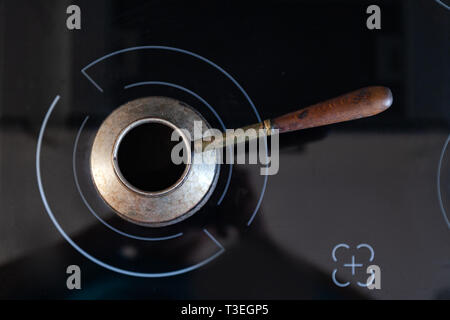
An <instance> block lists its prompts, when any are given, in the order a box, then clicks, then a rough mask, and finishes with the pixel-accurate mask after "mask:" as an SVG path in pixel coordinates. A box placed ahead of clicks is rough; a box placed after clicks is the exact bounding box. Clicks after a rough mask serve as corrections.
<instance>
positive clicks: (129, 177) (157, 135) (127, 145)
mask: <svg viewBox="0 0 450 320" xmlns="http://www.w3.org/2000/svg"><path fill="white" fill-rule="evenodd" d="M176 129H177V128H176V127H175V126H174V125H173V124H171V123H170V122H168V121H165V120H163V119H157V118H148V119H142V120H138V121H136V122H133V123H132V124H130V125H129V126H128V127H127V128H126V129H125V130H124V131H123V132H122V133H121V135H120V136H119V138H118V139H117V142H116V145H115V147H114V154H113V161H114V169H115V171H116V174H117V175H118V176H119V178H120V179H121V180H122V182H123V183H124V184H125V186H127V187H128V188H130V189H132V190H134V191H136V192H139V193H144V194H148V195H158V194H162V193H166V192H169V191H171V190H173V189H174V188H176V187H177V186H178V185H179V184H180V183H181V182H182V181H183V180H184V178H185V177H186V175H187V173H188V169H189V167H188V165H186V164H184V163H181V164H175V163H174V162H173V161H172V158H171V153H172V149H173V148H174V146H175V145H177V144H179V143H180V141H171V136H172V133H173V131H174V130H176ZM183 143H185V144H186V141H185V139H183Z"/></svg>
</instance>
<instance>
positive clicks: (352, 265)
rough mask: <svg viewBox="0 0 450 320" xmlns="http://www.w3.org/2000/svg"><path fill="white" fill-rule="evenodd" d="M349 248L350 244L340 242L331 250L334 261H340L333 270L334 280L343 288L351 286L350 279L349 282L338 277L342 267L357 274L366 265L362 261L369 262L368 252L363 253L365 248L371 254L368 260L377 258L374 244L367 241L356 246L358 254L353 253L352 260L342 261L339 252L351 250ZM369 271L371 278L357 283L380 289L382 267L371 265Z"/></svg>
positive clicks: (332, 276)
mask: <svg viewBox="0 0 450 320" xmlns="http://www.w3.org/2000/svg"><path fill="white" fill-rule="evenodd" d="M349 249H350V246H349V245H348V244H346V243H340V244H338V245H336V246H334V248H333V251H332V252H331V257H332V258H333V261H334V262H335V263H338V261H339V262H340V264H339V267H338V268H335V269H334V270H333V273H332V275H331V278H332V279H333V282H334V284H335V285H337V286H338V287H342V288H343V287H347V286H349V285H350V281H347V282H340V281H338V280H337V278H336V275H337V273H338V270H342V269H347V270H350V271H351V274H352V277H354V276H355V275H356V273H357V271H358V270H359V269H361V268H363V267H364V263H362V262H367V253H365V254H363V253H362V251H363V250H366V251H368V253H369V254H370V256H369V260H368V262H372V261H373V260H374V258H375V251H374V250H373V248H372V246H370V245H368V244H366V243H361V244H359V245H358V246H356V253H357V254H353V255H351V257H350V260H346V261H344V262H343V263H342V262H341V261H340V260H339V259H338V256H339V253H340V251H342V250H349ZM359 252H361V254H359ZM364 257H365V258H364ZM358 259H360V260H358ZM367 273H368V274H369V275H370V276H369V278H368V279H367V281H364V282H361V281H356V283H357V285H358V286H360V287H367V288H369V289H374V288H376V289H380V288H381V286H380V285H379V283H380V278H381V272H380V268H379V267H378V266H376V265H370V266H368V267H367Z"/></svg>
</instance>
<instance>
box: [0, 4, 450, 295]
mask: <svg viewBox="0 0 450 320" xmlns="http://www.w3.org/2000/svg"><path fill="white" fill-rule="evenodd" d="M447 3H448V2H447ZM447 3H446V2H444V1H434V0H414V1H409V0H408V1H406V0H404V1H360V0H358V1H357V0H354V1H351V0H342V1H341V0H338V1H334V0H324V1H312V0H310V1H309V0H304V1H301V0H286V1H259V2H250V1H249V2H246V1H194V2H192V1H176V0H165V1H109V0H108V1H107V0H101V1H73V3H71V2H68V1H59V0H58V1H57V0H52V1H50V0H48V1H47V0H46V1H25V0H14V1H9V0H4V1H0V177H1V179H0V203H1V214H0V298H2V299H16V298H26V299H35V298H37V299H42V298H50V299H66V298H67V299H116V298H119V299H121V298H123V299H134V298H139V299H142V298H144V299H347V298H349V299H449V298H450V267H449V266H450V222H449V219H450V150H449V149H450V148H448V143H449V137H450V136H449V134H450V126H449V123H450V122H449V121H450V105H449V101H450V90H449V88H450V65H449V62H448V58H449V53H450V50H449V49H450V48H449V41H448V40H449V30H450V20H449V18H450V10H449V7H448V5H447ZM374 85H376V86H386V87H389V88H390V89H391V90H392V94H393V104H392V106H391V107H390V108H389V109H388V110H386V111H385V112H383V113H381V114H379V115H376V116H374V117H370V118H365V119H359V120H355V121H351V122H345V123H337V124H332V125H329V126H324V127H318V128H311V129H306V130H300V131H296V132H290V133H285V134H282V135H280V136H279V170H278V172H277V173H276V174H273V175H261V170H260V169H261V165H260V164H221V165H219V169H218V170H219V172H218V174H217V181H216V182H217V183H216V185H215V186H214V187H213V189H212V190H211V194H210V197H209V198H208V199H207V201H206V202H205V203H202V204H201V205H200V206H199V208H198V209H199V210H198V211H197V212H196V213H195V214H193V215H192V216H191V217H189V218H187V219H186V220H183V221H182V222H180V223H177V224H174V225H170V226H165V227H161V228H149V227H145V226H142V225H137V224H134V223H130V222H129V221H128V220H125V219H122V218H121V217H120V216H119V215H118V214H116V213H115V212H114V210H112V209H111V208H110V207H108V206H106V205H105V203H104V201H103V200H102V198H101V197H100V196H99V194H98V191H97V190H96V188H95V186H94V185H93V183H92V179H91V171H90V157H89V155H90V150H91V146H92V143H93V140H94V138H95V135H96V132H97V130H98V129H99V126H100V125H101V123H102V121H103V120H105V118H106V117H108V115H109V114H111V112H112V111H113V110H115V109H116V108H118V107H119V106H121V105H123V104H125V103H127V102H129V101H132V100H135V99H139V98H143V97H149V96H163V97H170V98H173V99H178V100H180V101H183V102H184V103H186V104H187V105H189V106H190V107H191V108H192V109H194V110H195V111H196V112H197V113H198V114H200V115H201V116H202V117H203V118H204V119H205V120H206V121H207V122H208V123H209V124H210V125H211V126H212V127H214V128H219V129H220V130H222V131H223V130H225V129H227V128H238V127H242V126H245V125H248V124H252V123H256V122H258V121H261V120H264V119H270V118H274V117H276V116H279V115H282V114H285V113H288V112H291V111H295V110H298V109H300V108H301V107H306V106H308V105H311V104H314V103H317V102H319V101H324V100H326V99H328V98H332V97H335V96H338V95H340V94H343V93H346V92H350V91H352V90H355V89H358V88H362V87H367V86H374ZM269 146H272V144H270V145H269ZM146 152H147V153H146V154H145V155H143V156H144V157H150V158H151V157H153V156H154V155H155V151H154V150H153V149H152V150H151V149H148V150H146ZM130 169H131V170H132V169H133V166H131V167H130ZM159 173H161V172H159ZM164 177H165V174H160V176H159V178H160V179H164ZM192 192H196V191H195V190H192ZM369 269H370V270H369ZM75 275H79V276H80V278H79V279H78V280H79V283H78V284H80V286H81V289H78V288H76V284H77V281H76V280H77V279H75V278H73V277H72V278H71V276H75ZM371 277H374V278H373V279H372V280H373V281H372V282H371V283H370V284H369V281H368V279H369V278H371ZM71 283H72V285H73V286H75V288H74V287H73V286H72V287H71ZM74 283H75V285H74ZM368 284H369V287H370V288H368Z"/></svg>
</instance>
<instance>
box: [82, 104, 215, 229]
mask: <svg viewBox="0 0 450 320" xmlns="http://www.w3.org/2000/svg"><path fill="white" fill-rule="evenodd" d="M137 121H159V122H169V123H170V124H171V126H172V127H174V128H178V129H186V130H187V131H188V132H189V133H190V134H191V136H192V137H193V136H194V121H201V122H203V128H205V130H206V129H208V128H210V126H209V124H208V123H207V122H206V120H205V119H203V117H201V116H200V115H199V114H198V113H197V112H195V111H194V110H193V109H192V108H190V107H189V106H187V105H186V104H184V103H182V102H180V101H178V100H175V99H171V98H165V97H149V98H142V99H138V100H134V101H131V102H129V103H127V104H125V105H123V106H121V107H120V108H118V109H116V110H115V111H114V112H113V113H112V114H111V115H110V116H108V118H107V119H106V120H105V121H104V122H103V123H102V125H101V126H100V128H99V130H98V132H97V135H96V137H95V140H94V143H93V146H92V151H91V159H90V163H91V174H92V179H93V181H94V184H95V186H96V188H97V190H98V192H99V194H100V195H101V197H102V198H103V200H104V201H105V202H106V203H107V204H108V205H109V206H110V207H111V208H112V209H113V210H114V211H115V212H116V213H117V214H118V215H119V216H121V217H122V218H124V219H126V220H128V221H130V222H133V223H136V224H139V225H144V226H149V227H160V226H166V225H171V224H174V223H177V222H179V221H182V220H184V219H186V218H188V217H189V216H191V215H192V214H194V213H195V212H196V211H197V210H198V209H199V208H200V207H201V206H202V205H203V204H204V203H205V202H206V201H207V200H208V198H209V196H210V195H211V193H212V191H213V189H214V187H215V184H216V182H217V177H218V171H219V165H218V164H217V157H219V153H218V151H217V150H210V151H206V152H203V153H194V152H192V153H191V156H192V159H191V164H190V166H189V165H188V168H187V170H185V174H184V175H183V176H182V177H181V178H180V180H179V181H178V182H177V183H176V184H175V185H173V186H172V187H170V188H168V189H166V190H162V191H160V192H142V191H140V190H136V189H135V188H133V187H132V186H130V185H128V184H127V183H126V182H125V183H124V181H123V180H124V179H123V178H121V177H120V171H118V170H117V162H116V160H115V158H114V155H115V154H116V153H117V145H118V143H117V142H118V141H119V140H118V139H120V138H121V137H123V133H126V130H129V128H130V126H131V127H132V126H133V124H134V123H136V122H137ZM166 124H167V123H166ZM119 142H120V141H119ZM187 142H189V141H187ZM187 147H188V148H189V150H190V143H187ZM201 156H202V157H203V161H199V158H200V157H201ZM118 173H119V174H118Z"/></svg>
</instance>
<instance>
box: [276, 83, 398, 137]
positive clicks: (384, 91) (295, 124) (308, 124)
mask: <svg viewBox="0 0 450 320" xmlns="http://www.w3.org/2000/svg"><path fill="white" fill-rule="evenodd" d="M391 104H392V92H391V90H390V89H389V88H386V87H366V88H362V89H359V90H356V91H353V92H350V93H347V94H344V95H342V96H339V97H336V98H333V99H330V100H327V101H324V102H320V103H317V104H315V105H312V106H309V107H307V108H304V109H301V110H298V111H294V112H291V113H288V114H285V115H283V116H280V117H278V118H275V119H273V120H271V125H272V128H273V129H278V130H280V131H279V132H280V133H282V132H288V131H295V130H301V129H306V128H312V127H319V126H324V125H327V124H331V123H337V122H343V121H349V120H355V119H360V118H365V117H370V116H373V115H376V114H378V113H380V112H383V111H384V110H386V109H387V108H389V107H390V106H391Z"/></svg>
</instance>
